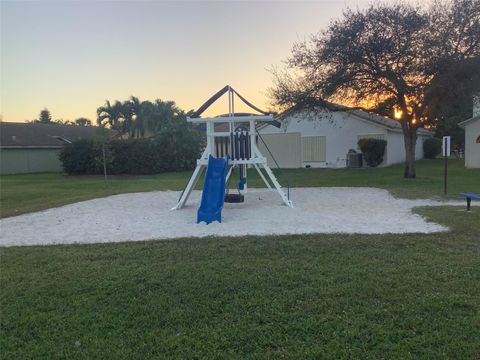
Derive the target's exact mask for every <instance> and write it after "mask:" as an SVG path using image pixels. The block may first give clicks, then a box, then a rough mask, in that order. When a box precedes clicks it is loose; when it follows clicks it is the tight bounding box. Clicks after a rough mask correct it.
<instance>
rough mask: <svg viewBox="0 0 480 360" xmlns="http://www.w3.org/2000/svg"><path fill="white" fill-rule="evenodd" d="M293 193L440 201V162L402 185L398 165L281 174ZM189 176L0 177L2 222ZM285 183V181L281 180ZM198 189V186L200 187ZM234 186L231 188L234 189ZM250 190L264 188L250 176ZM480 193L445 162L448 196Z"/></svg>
mask: <svg viewBox="0 0 480 360" xmlns="http://www.w3.org/2000/svg"><path fill="white" fill-rule="evenodd" d="M284 174H285V175H287V177H288V179H289V183H290V186H292V187H312V186H371V187H379V188H384V189H387V190H389V191H391V192H392V193H393V194H394V195H396V196H398V197H404V198H427V197H442V196H443V161H442V160H423V161H418V162H417V178H416V179H414V180H412V179H403V177H402V174H403V167H402V166H401V165H398V166H391V167H388V168H377V169H360V170H359V169H294V170H293V169H292V170H284ZM190 176H191V172H179V173H168V174H160V175H154V176H112V177H110V180H109V183H108V187H107V188H106V187H105V186H104V182H103V178H102V177H101V176H66V175H62V174H53V173H50V174H25V175H8V176H1V177H0V182H1V192H0V216H1V217H7V216H13V215H18V214H23V213H27V212H32V211H38V210H44V209H47V208H51V207H56V206H61V205H65V204H69V203H73V202H77V201H82V200H88V199H93V198H97V197H101V196H108V195H114V194H120V193H128V192H139V191H154V190H182V189H183V188H184V187H185V185H186V183H187V182H188V179H189V177H190ZM279 180H280V181H282V182H283V183H285V182H284V181H283V177H282V176H279ZM199 183H201V182H199ZM232 186H233V185H232ZM249 186H254V187H255V186H263V183H262V182H261V180H260V179H259V177H258V176H257V174H256V172H254V171H252V172H251V173H250V175H249ZM462 191H473V192H480V169H465V167H464V165H463V160H453V159H452V160H450V161H449V194H450V196H451V197H456V196H458V193H459V192H462Z"/></svg>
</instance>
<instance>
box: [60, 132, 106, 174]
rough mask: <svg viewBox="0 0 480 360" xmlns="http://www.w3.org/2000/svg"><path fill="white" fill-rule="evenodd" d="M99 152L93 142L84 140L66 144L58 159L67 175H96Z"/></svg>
mask: <svg viewBox="0 0 480 360" xmlns="http://www.w3.org/2000/svg"><path fill="white" fill-rule="evenodd" d="M97 150H98V149H97V148H96V146H95V143H94V141H93V140H87V139H82V140H77V141H74V142H73V143H71V144H66V145H65V146H64V147H63V149H62V150H61V151H60V154H59V156H58V157H59V159H60V161H61V162H62V167H63V170H64V171H65V172H66V173H67V174H95V173H97V161H96V160H95V157H96V156H97V152H98V151H97Z"/></svg>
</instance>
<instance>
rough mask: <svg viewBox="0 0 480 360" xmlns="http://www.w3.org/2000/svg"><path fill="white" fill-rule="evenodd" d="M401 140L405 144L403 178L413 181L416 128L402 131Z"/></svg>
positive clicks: (414, 174) (414, 175) (414, 173)
mask: <svg viewBox="0 0 480 360" xmlns="http://www.w3.org/2000/svg"><path fill="white" fill-rule="evenodd" d="M403 138H404V142H405V172H404V175H403V177H405V178H407V179H414V178H415V177H416V176H417V174H416V172H415V145H416V144H417V128H416V127H409V128H406V129H404V131H403Z"/></svg>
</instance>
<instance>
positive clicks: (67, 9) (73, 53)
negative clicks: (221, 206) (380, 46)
mask: <svg viewBox="0 0 480 360" xmlns="http://www.w3.org/2000/svg"><path fill="white" fill-rule="evenodd" d="M369 3H371V1H370V0H352V1H346V0H344V1H340V0H331V1H317V2H298V1H291V2H230V1H223V2H160V1H156V2H154V1H152V2H140V1H128V2H125V1H122V2H120V1H111V2H108V1H85V2H66V1H65V2H61V1H57V2H43V1H31V2H23V1H2V2H1V104H0V107H1V114H2V118H3V120H4V121H21V122H23V121H25V120H31V119H35V118H37V117H38V114H39V112H40V110H41V109H43V108H45V107H47V108H48V109H49V110H50V111H51V113H52V116H53V119H60V118H62V119H64V120H67V119H68V120H74V119H76V118H78V117H87V118H90V119H92V120H94V119H95V111H96V108H97V107H99V106H100V105H103V103H104V102H105V100H106V99H109V100H116V99H119V100H125V99H127V98H128V97H129V96H131V95H135V96H138V97H139V98H140V99H141V100H154V99H156V98H160V99H162V100H174V101H175V102H176V103H177V104H178V105H179V106H180V107H181V108H183V109H184V110H189V109H195V108H198V107H199V106H200V105H201V104H202V103H203V102H204V101H205V100H206V99H207V98H208V97H209V96H211V95H212V94H213V93H214V92H216V91H217V90H219V89H220V88H221V87H223V86H224V85H226V84H230V85H231V86H232V87H234V88H235V89H236V90H238V91H239V92H240V94H242V95H244V96H245V97H246V98H247V99H249V100H250V101H252V102H253V103H254V104H256V105H257V106H259V107H263V108H267V107H268V105H269V99H268V97H267V94H266V93H267V89H268V87H269V86H270V85H271V81H272V79H271V74H270V73H269V72H268V69H269V68H271V67H272V66H277V67H279V66H282V61H284V60H285V59H286V58H287V57H288V55H289V53H290V50H291V47H292V45H293V43H294V42H296V41H298V40H302V39H304V38H305V37H307V36H308V35H309V34H311V33H316V32H318V31H319V30H321V29H322V28H324V27H325V26H326V25H327V24H328V23H329V22H330V20H332V19H333V18H336V17H339V16H340V15H341V12H342V9H343V8H345V7H346V6H349V7H356V6H359V7H364V6H366V5H368V4H369ZM226 110H227V108H226V105H225V104H220V105H219V106H217V107H216V108H215V109H212V110H211V111H210V115H214V114H218V113H221V112H226ZM236 110H242V108H241V107H239V106H238V107H236Z"/></svg>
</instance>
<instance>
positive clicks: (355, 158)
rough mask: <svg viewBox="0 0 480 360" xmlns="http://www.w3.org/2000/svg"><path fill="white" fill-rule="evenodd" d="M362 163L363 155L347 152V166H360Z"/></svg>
mask: <svg viewBox="0 0 480 360" xmlns="http://www.w3.org/2000/svg"><path fill="white" fill-rule="evenodd" d="M362 165H363V157H362V154H361V153H357V152H348V154H347V167H348V168H361V167H362Z"/></svg>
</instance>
